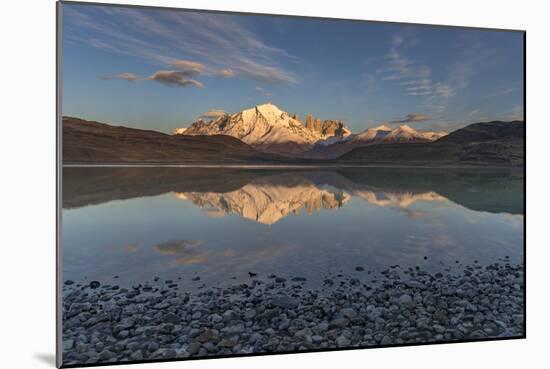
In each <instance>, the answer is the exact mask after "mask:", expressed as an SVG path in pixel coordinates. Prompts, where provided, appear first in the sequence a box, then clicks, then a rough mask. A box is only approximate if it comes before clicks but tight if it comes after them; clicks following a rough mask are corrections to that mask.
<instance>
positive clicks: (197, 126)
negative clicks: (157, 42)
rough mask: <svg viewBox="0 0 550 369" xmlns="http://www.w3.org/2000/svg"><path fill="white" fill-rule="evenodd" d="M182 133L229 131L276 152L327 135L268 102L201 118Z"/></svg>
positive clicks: (297, 150) (290, 150)
mask: <svg viewBox="0 0 550 369" xmlns="http://www.w3.org/2000/svg"><path fill="white" fill-rule="evenodd" d="M181 134H185V135H228V136H233V137H236V138H238V139H240V140H241V141H243V142H245V143H247V144H249V145H252V146H254V147H256V148H259V149H261V150H263V151H268V152H276V153H294V154H296V153H301V152H304V151H307V150H309V149H310V148H311V147H312V146H313V145H314V144H315V143H316V142H317V141H319V140H322V139H325V138H327V137H324V136H323V135H322V134H320V133H319V132H316V131H313V130H309V129H307V128H306V127H305V126H304V125H303V124H302V123H301V122H300V121H298V120H297V119H294V118H293V117H292V116H291V115H290V114H289V113H287V112H284V111H282V110H280V109H279V108H278V107H277V106H275V105H273V104H271V103H267V104H262V105H257V106H255V107H253V108H250V109H245V110H243V111H240V112H237V113H235V114H231V115H225V116H221V117H219V118H216V119H214V120H212V121H210V122H205V121H203V120H198V121H196V122H195V123H193V124H192V125H191V126H190V127H189V128H187V129H185V130H184V131H183V132H182V133H181Z"/></svg>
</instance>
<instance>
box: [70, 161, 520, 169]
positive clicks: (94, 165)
mask: <svg viewBox="0 0 550 369" xmlns="http://www.w3.org/2000/svg"><path fill="white" fill-rule="evenodd" d="M62 166H63V167H67V168H79V167H91V168H101V167H105V168H116V167H146V168H147V167H167V168H178V167H180V168H244V169H310V168H320V169H323V168H398V169H399V168H421V169H485V168H495V169H510V170H519V169H523V168H524V166H523V165H496V164H477V165H456V164H447V165H445V164H441V165H421V164H411V165H396V164H339V163H330V162H327V163H325V164H272V163H270V164H252V163H243V164H235V163H217V164H212V163H161V162H155V163H135V162H126V163H99V162H98V163H88V162H80V163H63V164H62Z"/></svg>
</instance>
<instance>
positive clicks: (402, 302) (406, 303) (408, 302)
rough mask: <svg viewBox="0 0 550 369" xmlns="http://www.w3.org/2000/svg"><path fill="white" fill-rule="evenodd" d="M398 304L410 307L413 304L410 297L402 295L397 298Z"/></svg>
mask: <svg viewBox="0 0 550 369" xmlns="http://www.w3.org/2000/svg"><path fill="white" fill-rule="evenodd" d="M398 301H399V304H400V305H403V306H410V305H411V304H412V303H413V299H412V297H411V295H407V294H403V295H401V296H399V300H398Z"/></svg>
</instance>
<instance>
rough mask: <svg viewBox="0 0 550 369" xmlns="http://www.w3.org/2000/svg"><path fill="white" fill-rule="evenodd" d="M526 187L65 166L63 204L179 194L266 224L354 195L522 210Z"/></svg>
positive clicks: (341, 173)
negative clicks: (450, 202) (448, 201)
mask: <svg viewBox="0 0 550 369" xmlns="http://www.w3.org/2000/svg"><path fill="white" fill-rule="evenodd" d="M522 188H523V176H522V173H521V172H518V171H504V170H494V169H492V170H491V169H477V170H472V169H470V170H448V169H447V170H441V169H387V168H369V169H362V170H361V169H336V170H331V171H327V170H315V169H314V170H307V171H306V170H302V171H290V172H289V171H277V170H257V169H256V170H251V169H242V170H239V169H207V168H65V169H64V197H63V207H64V208H75V207H82V206H87V205H94V204H100V203H103V202H108V201H112V200H124V199H130V198H135V197H144V196H156V195H160V194H163V193H173V195H174V198H175V199H178V200H184V201H191V202H192V203H193V204H195V205H197V206H198V207H200V208H202V209H203V210H204V211H205V212H207V213H208V214H209V215H211V216H214V217H216V216H223V215H225V214H228V213H232V214H238V215H239V216H241V217H243V218H246V219H250V220H254V221H257V222H259V223H263V224H273V223H276V222H277V221H279V220H280V219H282V218H284V217H286V216H288V215H290V214H299V213H300V211H301V210H302V209H304V210H305V212H306V213H307V214H312V213H313V212H318V211H320V210H321V209H337V208H340V207H342V206H344V205H345V204H346V203H348V202H349V200H350V199H351V197H353V196H355V197H358V198H360V199H362V200H364V201H366V202H367V203H369V204H371V205H376V206H382V207H389V208H394V209H399V210H405V211H406V209H407V208H409V207H410V206H411V205H412V204H414V203H416V202H418V201H443V200H450V201H453V202H456V203H458V204H459V205H461V206H465V207H468V208H471V209H473V210H479V211H488V212H495V213H500V212H504V213H511V214H520V213H523V189H522ZM408 214H409V215H410V216H412V217H417V216H422V213H419V212H408Z"/></svg>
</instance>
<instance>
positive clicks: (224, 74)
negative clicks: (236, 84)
mask: <svg viewBox="0 0 550 369" xmlns="http://www.w3.org/2000/svg"><path fill="white" fill-rule="evenodd" d="M218 75H220V76H222V77H225V78H233V77H235V71H234V70H233V69H220V70H219V71H218Z"/></svg>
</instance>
